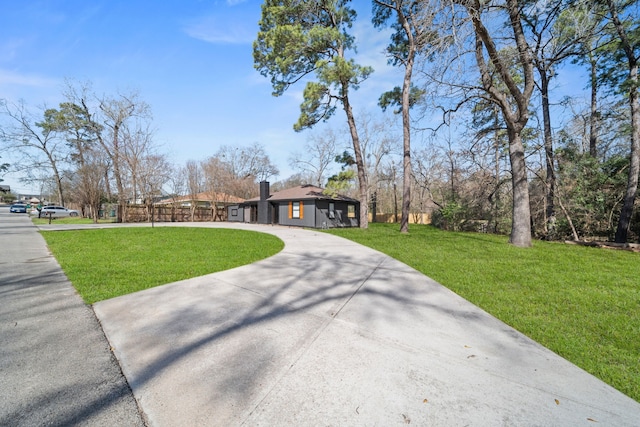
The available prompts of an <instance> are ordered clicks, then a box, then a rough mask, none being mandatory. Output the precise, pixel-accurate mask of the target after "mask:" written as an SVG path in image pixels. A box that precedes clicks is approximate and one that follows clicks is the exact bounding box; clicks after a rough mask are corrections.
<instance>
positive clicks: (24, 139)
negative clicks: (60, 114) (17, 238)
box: [0, 100, 69, 205]
mask: <svg viewBox="0 0 640 427" xmlns="http://www.w3.org/2000/svg"><path fill="white" fill-rule="evenodd" d="M0 108H2V110H1V113H3V114H5V115H6V116H7V117H9V119H10V121H11V122H12V123H13V126H9V127H6V128H4V129H3V130H2V135H1V137H2V139H3V140H5V141H6V142H7V143H8V144H9V146H10V147H11V148H13V149H14V150H16V151H18V152H21V153H22V154H23V156H24V162H25V163H26V164H27V166H28V168H29V169H32V170H36V171H40V172H46V173H45V174H44V175H45V176H47V175H48V176H49V177H50V178H52V179H53V182H54V183H55V188H56V193H57V198H58V201H59V202H60V204H62V205H64V204H65V195H64V186H63V176H64V174H63V167H64V165H65V162H67V161H68V159H69V150H68V147H67V146H66V145H65V144H64V142H63V140H62V139H61V138H60V137H59V129H58V127H57V126H56V118H55V112H54V110H45V112H44V118H43V120H42V121H37V119H36V118H35V117H34V116H33V114H32V113H31V112H29V111H28V110H27V107H26V106H25V104H24V103H23V102H19V103H18V104H13V103H8V102H7V101H6V100H1V101H0Z"/></svg>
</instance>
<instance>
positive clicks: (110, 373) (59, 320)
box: [0, 206, 145, 427]
mask: <svg viewBox="0 0 640 427" xmlns="http://www.w3.org/2000/svg"><path fill="white" fill-rule="evenodd" d="M0 343H1V344H0V426H12V427H17V426H45V425H46V426H144V425H145V422H144V420H143V417H142V416H141V414H140V412H139V410H138V406H137V404H136V401H135V399H134V398H133V395H132V393H131V389H130V387H129V385H128V383H127V381H126V379H125V377H124V376H123V375H122V372H121V370H120V366H119V364H118V362H117V361H116V359H115V357H114V356H113V353H112V352H111V349H110V347H109V344H108V342H107V339H106V338H105V336H104V333H103V331H102V328H101V327H100V324H99V323H98V320H97V319H96V317H95V315H94V313H93V310H92V309H91V307H89V306H87V305H86V304H84V302H83V301H82V299H81V298H80V296H79V295H78V294H77V293H76V291H75V289H74V288H73V286H72V285H71V283H70V282H69V281H68V280H67V278H66V276H65V275H64V273H63V272H62V270H61V269H60V266H59V265H58V263H57V261H56V260H55V259H54V258H53V256H51V255H50V254H49V252H48V251H47V249H46V245H45V243H44V239H43V238H42V236H41V235H40V234H39V233H38V231H37V228H36V227H35V226H33V224H32V223H31V221H30V220H29V218H28V217H27V215H26V214H11V213H9V208H8V207H5V206H0Z"/></svg>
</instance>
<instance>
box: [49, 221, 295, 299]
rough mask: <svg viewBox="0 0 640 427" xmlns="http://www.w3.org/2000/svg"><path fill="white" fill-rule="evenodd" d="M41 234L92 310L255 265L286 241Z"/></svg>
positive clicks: (188, 234)
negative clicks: (101, 304)
mask: <svg viewBox="0 0 640 427" xmlns="http://www.w3.org/2000/svg"><path fill="white" fill-rule="evenodd" d="M56 221H57V220H56ZM41 233H42V235H43V236H44V238H45V240H46V241H47V245H48V246H49V249H50V250H51V252H52V253H53V255H54V256H55V257H56V259H57V260H58V262H59V263H60V266H61V267H62V269H63V270H64V272H65V274H66V275H67V277H68V278H69V280H71V282H72V283H73V285H74V286H75V288H76V289H77V290H78V292H79V293H80V295H81V296H82V298H83V299H84V301H85V302H86V303H87V304H93V303H94V302H97V301H101V300H104V299H108V298H113V297H116V296H119V295H125V294H129V293H132V292H136V291H140V290H143V289H147V288H151V287H154V286H158V285H163V284H166V283H171V282H176V281H179V280H184V279H189V278H192V277H197V276H202V275H205V274H210V273H215V272H217V271H222V270H228V269H230V268H234V267H238V266H241V265H245V264H250V263H252V262H255V261H258V260H261V259H264V258H267V257H269V256H271V255H274V254H276V253H278V252H280V251H281V250H282V248H283V247H284V243H283V242H282V240H280V239H278V238H277V237H275V236H272V235H270V234H264V233H256V232H252V231H245V230H230V229H221V228H190V227H155V228H149V227H144V228H134V227H132V228H127V227H123V228H111V229H95V230H69V231H42V232H41Z"/></svg>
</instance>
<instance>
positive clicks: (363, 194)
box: [342, 83, 369, 228]
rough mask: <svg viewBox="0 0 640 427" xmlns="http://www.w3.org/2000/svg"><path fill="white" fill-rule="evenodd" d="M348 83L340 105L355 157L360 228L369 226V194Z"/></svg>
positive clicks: (344, 85) (343, 90)
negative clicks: (345, 115)
mask: <svg viewBox="0 0 640 427" xmlns="http://www.w3.org/2000/svg"><path fill="white" fill-rule="evenodd" d="M347 85H348V83H346V84H343V85H342V93H343V98H342V105H343V106H344V111H345V113H346V114H347V123H348V124H349V132H350V133H351V141H352V142H353V154H354V155H355V158H356V168H357V172H358V188H359V193H360V218H359V225H360V228H368V227H369V194H368V188H367V174H366V172H365V169H364V159H363V158H362V150H361V149H360V138H359V137H358V129H357V128H356V121H355V118H354V117H353V110H352V109H351V104H350V103H349V97H348V95H347V94H348V88H347Z"/></svg>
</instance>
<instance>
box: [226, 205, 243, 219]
mask: <svg viewBox="0 0 640 427" xmlns="http://www.w3.org/2000/svg"><path fill="white" fill-rule="evenodd" d="M227 221H230V222H244V208H242V207H241V206H238V205H231V206H228V207H227Z"/></svg>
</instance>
